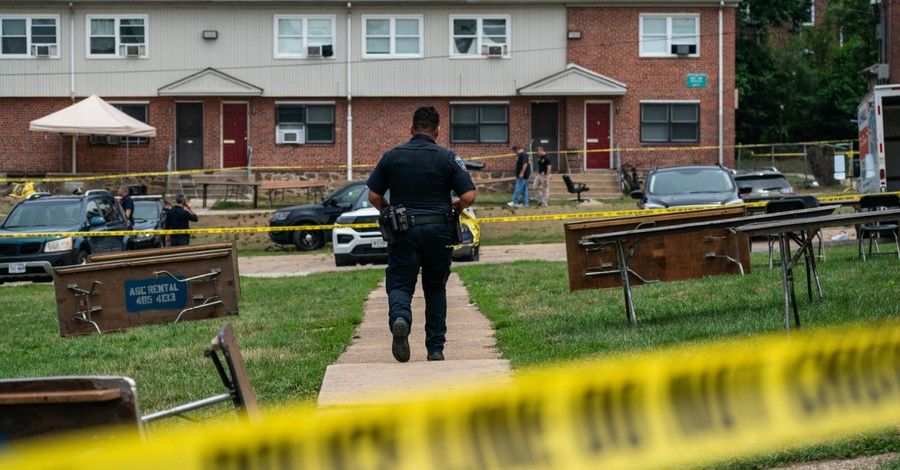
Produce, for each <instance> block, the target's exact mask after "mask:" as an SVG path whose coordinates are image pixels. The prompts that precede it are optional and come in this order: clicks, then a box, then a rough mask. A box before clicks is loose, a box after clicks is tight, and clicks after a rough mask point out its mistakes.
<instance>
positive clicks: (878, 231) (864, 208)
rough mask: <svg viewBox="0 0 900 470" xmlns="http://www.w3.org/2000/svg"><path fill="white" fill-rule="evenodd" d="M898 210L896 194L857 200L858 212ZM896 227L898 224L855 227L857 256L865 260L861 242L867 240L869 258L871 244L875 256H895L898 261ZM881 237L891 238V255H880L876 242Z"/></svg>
mask: <svg viewBox="0 0 900 470" xmlns="http://www.w3.org/2000/svg"><path fill="white" fill-rule="evenodd" d="M897 208H900V197H898V196H897V195H896V194H871V195H868V196H863V197H861V198H860V199H859V211H860V212H870V211H876V210H886V209H897ZM897 226H898V223H897V222H894V223H884V222H881V223H874V224H863V225H857V226H856V239H857V240H858V245H859V256H860V257H861V258H862V259H863V261H865V260H866V252H865V250H863V241H864V239H866V238H868V239H869V256H872V254H873V253H872V244H873V243H874V244H875V253H874V254H877V255H881V254H886V255H887V254H894V253H896V254H897V258H898V259H900V243H898V241H897ZM883 236H885V237H886V236H891V237H893V239H894V249H895V250H896V251H894V252H893V253H890V252H888V253H882V252H881V249H880V248H879V247H878V240H879V239H880V238H881V237H883Z"/></svg>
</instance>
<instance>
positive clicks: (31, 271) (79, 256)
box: [0, 189, 129, 282]
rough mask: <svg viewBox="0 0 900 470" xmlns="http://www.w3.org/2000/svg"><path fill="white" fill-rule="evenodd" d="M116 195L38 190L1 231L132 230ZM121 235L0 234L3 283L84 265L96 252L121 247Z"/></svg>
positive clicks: (46, 276) (0, 226)
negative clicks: (53, 193) (58, 192)
mask: <svg viewBox="0 0 900 470" xmlns="http://www.w3.org/2000/svg"><path fill="white" fill-rule="evenodd" d="M128 229H129V224H128V220H127V219H126V218H125V214H124V213H123V212H122V209H121V208H120V207H119V205H118V204H116V200H115V198H114V197H113V196H112V195H111V194H110V193H108V192H107V191H104V190H102V189H93V190H90V191H87V192H85V193H84V194H73V195H67V196H53V195H51V194H49V193H35V194H32V195H31V196H29V197H28V198H27V199H25V200H22V201H20V202H19V203H18V204H16V205H15V206H14V207H13V208H12V210H11V211H10V212H9V214H7V216H6V218H5V219H4V220H3V223H2V224H0V233H7V234H23V233H29V232H32V233H51V232H108V231H121V230H128ZM123 247H124V240H123V237H122V236H89V237H82V236H68V235H67V236H52V235H51V236H41V237H27V238H3V237H0V282H6V281H49V280H52V279H53V271H52V268H54V267H57V266H67V265H72V264H81V263H84V262H85V260H86V259H87V257H88V255H90V254H93V253H109V252H117V251H122V249H123Z"/></svg>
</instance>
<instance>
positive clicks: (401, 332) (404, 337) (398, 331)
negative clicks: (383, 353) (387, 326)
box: [391, 318, 409, 362]
mask: <svg viewBox="0 0 900 470" xmlns="http://www.w3.org/2000/svg"><path fill="white" fill-rule="evenodd" d="M391 334H392V335H394V342H393V344H391V352H392V353H394V359H396V360H397V362H407V361H409V324H408V323H406V320H404V319H402V318H398V319H396V320H395V321H394V324H393V325H391Z"/></svg>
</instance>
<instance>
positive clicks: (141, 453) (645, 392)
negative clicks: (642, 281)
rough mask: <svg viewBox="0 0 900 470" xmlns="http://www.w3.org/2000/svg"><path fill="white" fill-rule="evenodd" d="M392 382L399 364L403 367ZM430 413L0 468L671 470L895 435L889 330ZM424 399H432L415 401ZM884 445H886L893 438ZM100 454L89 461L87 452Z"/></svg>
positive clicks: (535, 389)
mask: <svg viewBox="0 0 900 470" xmlns="http://www.w3.org/2000/svg"><path fill="white" fill-rule="evenodd" d="M401 367H402V365H401ZM454 388H455V389H456V391H455V392H452V393H451V392H443V393H442V394H440V395H438V396H437V398H436V399H432V400H425V399H417V398H415V395H413V394H410V397H412V398H410V401H409V402H407V403H402V404H394V405H383V406H371V407H358V408H349V409H325V410H323V411H318V412H317V411H314V410H311V407H310V404H308V403H301V404H296V405H293V406H292V407H290V408H289V409H287V410H279V411H278V412H277V414H276V413H275V412H273V413H272V414H271V415H267V416H264V419H263V421H262V422H261V423H260V424H256V425H253V424H247V423H243V422H239V421H235V422H233V423H231V424H225V425H221V426H216V427H215V429H209V430H206V431H203V432H198V431H196V430H195V429H187V430H184V429H182V430H175V431H173V430H170V431H168V432H160V433H158V434H157V433H154V436H153V437H152V439H149V440H146V441H143V440H141V438H140V436H138V435H137V433H135V432H133V431H132V432H131V433H129V434H126V435H123V436H122V437H121V438H118V439H114V440H111V441H109V443H108V444H105V445H103V443H98V442H96V441H88V440H86V438H87V437H86V436H85V437H80V436H77V435H76V436H72V437H59V438H56V439H54V440H53V441H48V440H42V441H41V442H40V443H33V444H29V443H23V444H21V445H17V446H15V447H12V448H10V449H8V450H7V451H6V452H5V453H2V454H0V468H4V469H10V470H14V469H16V470H18V469H22V470H26V469H66V470H80V469H83V470H103V469H119V468H129V469H130V470H141V469H160V468H170V469H176V468H177V469H179V470H213V469H223V470H229V469H235V470H238V469H241V470H253V469H260V470H262V469H272V468H279V469H312V468H315V469H401V470H405V469H409V470H413V469H416V470H419V469H439V470H440V469H448V470H460V469H473V470H474V469H511V468H515V469H578V468H604V469H615V468H627V469H632V468H679V467H683V466H686V465H698V464H704V463H711V462H714V461H715V460H717V459H723V458H734V457H739V456H745V455H749V454H753V453H761V452H765V451H771V450H781V449H784V448H787V447H795V446H798V445H803V444H810V443H812V442H814V441H821V440H823V439H832V438H836V437H838V436H840V435H847V434H848V433H856V432H861V431H867V430H880V429H886V428H888V427H891V429H894V431H895V430H896V426H897V425H898V418H900V325H898V324H897V323H895V322H894V323H879V324H872V325H868V326H864V325H858V326H849V327H848V326H846V325H845V326H842V327H839V328H833V329H830V330H814V331H813V330H811V331H804V332H803V333H802V334H799V335H794V336H792V337H791V338H785V337H784V336H782V335H773V336H761V337H756V338H751V339H749V340H742V341H737V340H733V341H722V342H717V343H712V344H702V345H688V346H684V347H680V348H677V349H674V350H661V351H655V352H651V353H645V354H639V355H632V356H624V357H619V358H616V359H612V360H608V361H600V360H592V361H585V362H576V363H570V364H565V365H558V366H556V367H547V368H543V369H539V370H534V371H530V372H523V373H520V374H518V375H517V377H516V378H514V379H513V380H512V381H511V383H508V384H507V385H497V384H496V381H494V382H491V383H483V384H480V385H476V384H473V385H472V386H459V387H454ZM423 396H429V397H433V396H434V395H433V394H430V393H429V394H423ZM894 431H891V432H894ZM98 444H100V445H101V447H100V448H99V449H93V447H94V446H95V445H98Z"/></svg>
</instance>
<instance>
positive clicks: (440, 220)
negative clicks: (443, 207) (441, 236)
mask: <svg viewBox="0 0 900 470" xmlns="http://www.w3.org/2000/svg"><path fill="white" fill-rule="evenodd" d="M444 223H447V216H446V215H411V216H409V225H410V226H415V225H428V224H444Z"/></svg>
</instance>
